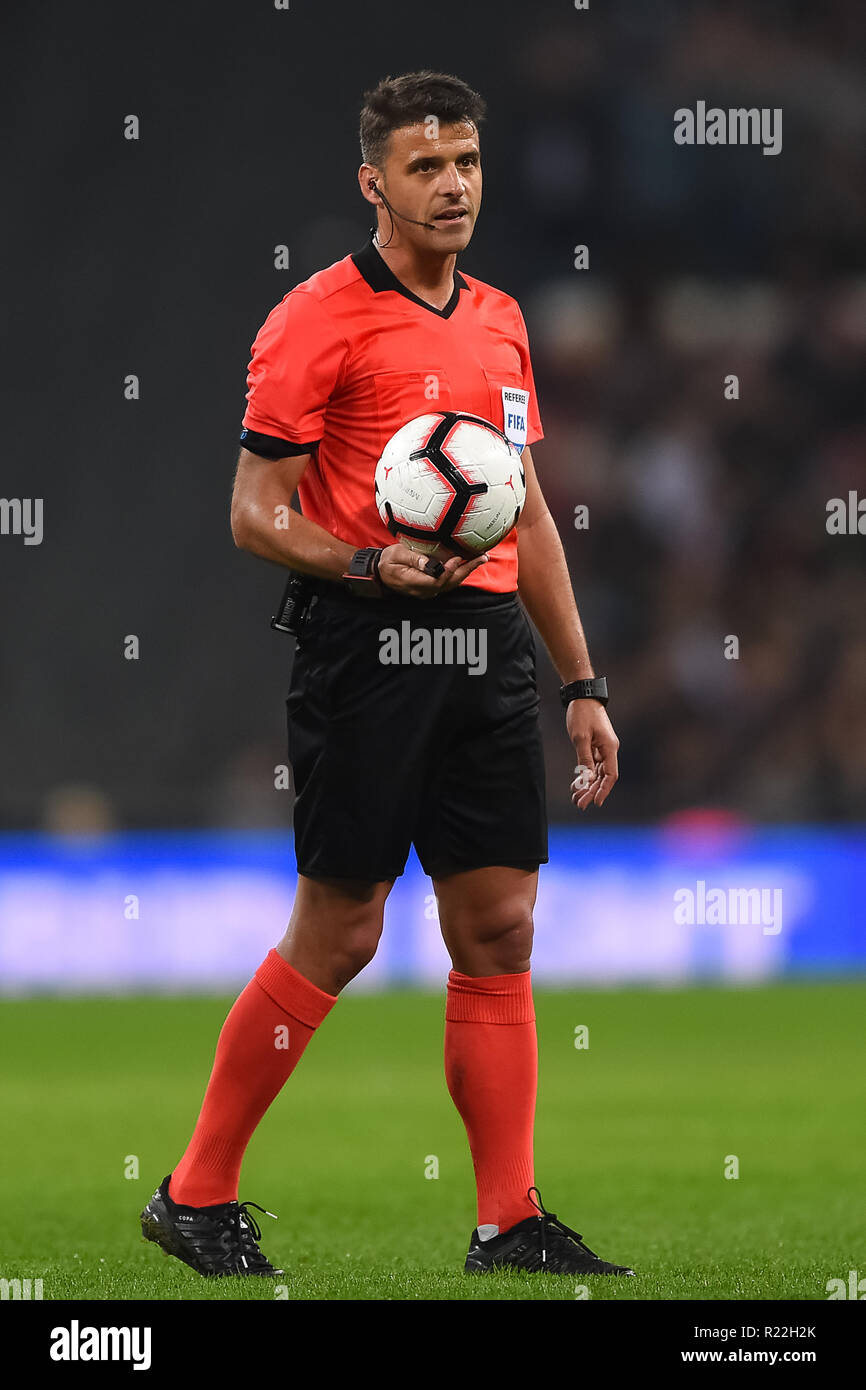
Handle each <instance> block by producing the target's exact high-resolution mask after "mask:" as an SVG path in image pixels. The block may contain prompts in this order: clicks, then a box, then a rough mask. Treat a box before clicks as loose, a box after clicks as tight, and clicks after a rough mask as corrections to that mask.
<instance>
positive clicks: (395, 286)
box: [352, 227, 469, 319]
mask: <svg viewBox="0 0 866 1390" xmlns="http://www.w3.org/2000/svg"><path fill="white" fill-rule="evenodd" d="M374 231H375V227H374V228H372V229H371V231H370V239H369V241H368V242H367V244H366V246H364V247H362V249H361V250H360V251H354V252H353V253H352V260H353V262H354V263H355V265H356V266H357V267H358V270H359V271H360V272H361V274H362V275H363V277H364V279H365V280H366V281H367V284H368V285H369V286H370V289H371V290H373V291H374V293H375V294H380V293H381V291H382V290H396V291H397V293H398V294H402V295H405V297H406V298H407V299H411V300H412V303H413V304H420V305H421V308H422V309H429V310H430V313H431V314H438V315H439V318H441V319H448V318H450V317H451V315H452V314H453V313H454V310H455V309H456V308H457V305H458V304H459V303H460V291H461V290H468V289H469V286H468V285H467V283H466V281H465V280H464V279H463V276H462V275H461V274H460V271H459V270H455V272H454V293H453V294H452V296H451V298H450V299H449V301H448V303H447V304H446V305H445V308H444V309H437V308H436V307H435V306H434V305H433V304H428V303H427V301H426V299H421V298H419V296H418V295H417V294H413V293H412V291H411V290H407V288H406V286H405V285H404V284H403V282H402V280H398V279H397V276H396V275H395V274H394V272H393V270H392V269H391V267H390V266H389V265H388V264H387V262H386V261H385V260H383V258H382V257H381V256H380V255H379V252H378V251H377V250H376V247H375V246H374V245H373V232H374Z"/></svg>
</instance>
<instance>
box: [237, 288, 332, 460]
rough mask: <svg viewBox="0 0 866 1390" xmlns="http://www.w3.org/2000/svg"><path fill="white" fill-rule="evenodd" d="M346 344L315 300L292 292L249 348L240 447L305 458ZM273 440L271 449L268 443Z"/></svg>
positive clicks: (319, 426)
mask: <svg viewBox="0 0 866 1390" xmlns="http://www.w3.org/2000/svg"><path fill="white" fill-rule="evenodd" d="M347 352H348V344H347V343H346V340H345V338H344V337H343V336H342V334H341V333H340V332H339V331H338V329H337V326H336V324H335V323H334V321H333V320H332V318H331V317H330V315H329V314H328V312H327V310H325V309H324V308H323V307H322V305H321V303H320V302H319V300H318V299H316V298H315V296H314V295H311V294H308V293H306V292H305V291H303V290H300V291H299V290H291V291H290V292H289V294H287V295H286V297H285V299H283V300H282V301H281V302H280V303H279V304H277V306H276V307H275V308H274V309H272V310H271V312H270V314H269V315H268V317H267V318H266V320H265V322H264V323H263V324H262V327H261V328H260V329H259V332H258V335H257V336H256V340H255V342H254V343H253V346H252V358H251V360H250V365H249V368H248V371H247V396H246V399H247V408H246V412H245V414H244V418H243V431H242V433H241V443H245V444H247V447H248V448H250V449H251V451H252V452H253V453H264V454H265V455H266V456H268V457H279V456H280V449H279V447H278V446H279V445H280V444H286V445H288V446H291V447H289V448H286V449H284V450H283V451H282V452H283V453H286V454H289V453H293V452H294V453H305V452H307V451H308V449H311V448H312V447H313V446H314V445H315V444H316V443H318V441H319V440H320V439H321V437H322V433H323V430H324V418H325V410H326V408H327V405H328V401H329V399H330V397H331V395H332V393H333V391H334V389H335V387H336V386H337V383H338V382H339V380H340V376H341V374H342V371H343V367H344V364H345V360H346V355H347ZM271 441H273V444H271Z"/></svg>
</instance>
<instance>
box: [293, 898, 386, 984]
mask: <svg viewBox="0 0 866 1390" xmlns="http://www.w3.org/2000/svg"><path fill="white" fill-rule="evenodd" d="M390 889H391V884H390V883H369V884H364V883H357V884H356V883H353V882H349V881H346V882H342V881H335V880H311V879H306V878H299V880H298V894H297V897H296V899H295V906H294V909H293V911H292V916H291V919H290V921H289V925H288V928H287V930H286V934H285V936H284V937H283V940H282V941H281V942H280V944H279V946H278V947H277V950H278V951H279V953H280V955H281V956H283V958H284V959H285V960H287V961H288V962H289V964H290V965H293V966H294V967H295V969H296V970H298V971H299V972H300V974H302V975H304V976H305V977H306V978H307V979H308V980H311V981H312V983H313V984H315V985H317V986H318V987H319V989H323V990H325V991H326V992H327V993H328V994H339V992H340V990H341V989H343V988H344V987H345V986H346V985H347V984H348V983H349V981H350V980H353V979H354V978H355V976H356V975H359V974H360V973H361V971H362V970H363V969H364V968H365V966H367V965H369V963H370V961H371V960H372V959H373V957H374V956H375V954H376V950H377V947H378V945H379V939H380V937H381V935H382V923H383V916H384V908H385V900H386V898H387V896H388V893H389V892H390Z"/></svg>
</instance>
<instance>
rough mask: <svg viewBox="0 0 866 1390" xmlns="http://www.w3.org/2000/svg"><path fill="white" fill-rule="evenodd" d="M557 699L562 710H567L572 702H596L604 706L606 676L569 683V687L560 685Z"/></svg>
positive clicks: (605, 699)
mask: <svg viewBox="0 0 866 1390" xmlns="http://www.w3.org/2000/svg"><path fill="white" fill-rule="evenodd" d="M559 698H560V699H561V701H562V704H563V708H567V707H568V706H569V705H570V704H571V702H572V700H598V702H599V704H601V705H606V704H607V700H608V694H607V676H587V677H585V678H584V679H583V680H579V681H571V682H570V684H569V685H561V686H560V687H559Z"/></svg>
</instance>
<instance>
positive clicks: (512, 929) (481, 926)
mask: <svg viewBox="0 0 866 1390" xmlns="http://www.w3.org/2000/svg"><path fill="white" fill-rule="evenodd" d="M443 936H444V937H445V944H446V945H447V947H448V950H449V952H450V954H451V960H452V963H453V965H454V969H455V970H459V971H460V973H461V974H463V975H476V976H477V975H513V974H520V973H522V972H524V971H527V970H528V969H529V968H530V957H531V955H532V937H533V921H532V908H531V907H530V906H529V905H528V904H526V903H522V902H517V903H506V904H494V905H492V906H491V907H490V909H489V910H488V911H486V912H481V913H475V914H466V915H464V914H462V913H460V912H458V913H456V914H453V915H452V917H451V920H450V921H449V923H448V925H447V928H446V926H445V924H443Z"/></svg>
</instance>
